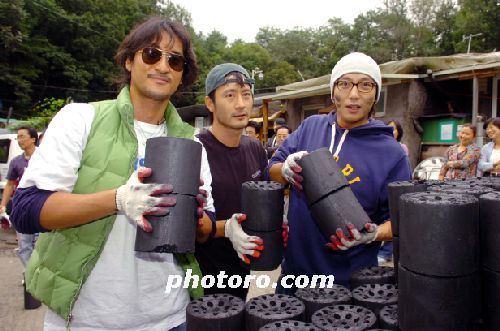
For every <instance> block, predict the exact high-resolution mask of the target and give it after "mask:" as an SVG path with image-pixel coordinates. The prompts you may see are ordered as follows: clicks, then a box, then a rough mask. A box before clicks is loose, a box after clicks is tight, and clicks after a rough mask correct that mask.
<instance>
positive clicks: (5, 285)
mask: <svg viewBox="0 0 500 331" xmlns="http://www.w3.org/2000/svg"><path fill="white" fill-rule="evenodd" d="M15 238H16V237H15V233H13V232H8V233H7V232H5V231H4V230H1V229H0V331H39V330H42V329H43V319H44V317H45V312H46V310H47V308H46V307H45V306H43V305H42V306H41V307H40V308H38V309H34V310H25V309H24V296H23V286H22V284H21V279H22V272H23V266H22V264H21V261H20V260H19V258H18V257H17V255H16V252H15V251H14V249H15V248H16V247H17V245H16V242H15ZM279 273H280V270H279V268H278V269H277V270H274V271H270V272H265V274H267V275H269V276H270V277H271V284H272V283H273V282H275V281H277V279H278V276H279ZM261 274H264V272H255V275H256V276H258V275H261ZM267 293H274V289H273V288H271V287H268V288H264V289H260V288H257V287H256V286H255V284H252V286H251V287H250V289H249V292H248V299H250V298H253V297H256V296H259V295H262V294H267Z"/></svg>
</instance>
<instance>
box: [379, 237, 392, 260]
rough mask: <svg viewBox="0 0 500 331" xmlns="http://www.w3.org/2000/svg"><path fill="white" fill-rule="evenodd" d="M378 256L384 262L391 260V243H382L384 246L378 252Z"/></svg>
mask: <svg viewBox="0 0 500 331" xmlns="http://www.w3.org/2000/svg"><path fill="white" fill-rule="evenodd" d="M378 256H380V257H383V258H384V259H386V260H390V259H392V241H384V244H383V245H382V247H380V249H379V250H378Z"/></svg>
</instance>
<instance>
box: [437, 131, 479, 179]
mask: <svg viewBox="0 0 500 331" xmlns="http://www.w3.org/2000/svg"><path fill="white" fill-rule="evenodd" d="M475 137H476V127H475V126H474V125H472V124H470V123H467V124H464V125H462V128H461V129H460V131H459V132H458V140H459V141H460V142H459V143H458V144H456V145H453V146H450V147H449V148H448V149H447V150H446V153H445V155H444V158H445V163H444V164H443V166H442V167H441V171H440V173H439V180H445V179H457V178H467V177H474V176H476V170H477V164H478V162H479V156H480V153H481V150H480V149H479V147H477V146H475V145H474V138H475Z"/></svg>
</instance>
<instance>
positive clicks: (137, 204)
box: [116, 168, 176, 232]
mask: <svg viewBox="0 0 500 331" xmlns="http://www.w3.org/2000/svg"><path fill="white" fill-rule="evenodd" d="M150 175H151V168H139V169H137V171H134V172H133V173H132V175H131V176H130V178H129V179H128V181H127V183H125V184H124V185H122V186H120V187H119V188H118V189H117V190H116V209H117V210H118V211H121V212H123V213H124V214H125V215H126V216H127V217H128V218H129V219H130V220H131V221H132V222H134V223H135V224H137V226H139V227H140V228H142V229H143V230H144V231H146V232H151V231H153V227H152V226H151V224H150V223H149V222H148V221H147V220H146V218H145V217H144V216H145V215H155V216H165V215H168V213H169V209H168V208H166V207H172V206H174V205H175V203H176V201H175V198H171V197H168V198H167V197H161V198H160V197H154V195H158V194H165V193H170V192H172V185H169V184H143V183H142V180H143V179H144V178H145V177H148V176H150Z"/></svg>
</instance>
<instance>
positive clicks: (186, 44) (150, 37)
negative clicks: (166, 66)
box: [115, 17, 200, 87]
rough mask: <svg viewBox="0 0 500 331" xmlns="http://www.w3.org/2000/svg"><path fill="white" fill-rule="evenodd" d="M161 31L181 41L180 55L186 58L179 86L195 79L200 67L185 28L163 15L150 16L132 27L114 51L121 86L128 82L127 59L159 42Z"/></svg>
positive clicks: (131, 58) (183, 85) (186, 84)
mask: <svg viewBox="0 0 500 331" xmlns="http://www.w3.org/2000/svg"><path fill="white" fill-rule="evenodd" d="M163 32H166V33H167V34H168V35H169V37H170V38H172V40H173V39H174V38H175V37H178V38H179V39H180V40H181V42H182V49H183V54H182V55H183V56H184V58H185V59H186V65H185V66H184V71H183V72H182V85H181V86H180V87H187V86H190V85H192V84H193V83H194V82H195V81H196V79H197V78H198V74H199V70H200V69H199V68H198V64H197V62H196V55H195V54H194V51H193V46H192V43H191V38H190V37H189V34H188V32H187V30H186V28H185V27H184V26H183V25H182V24H181V23H178V22H171V21H169V20H167V19H166V18H163V17H151V18H149V19H148V20H146V21H145V22H143V23H141V24H139V25H137V26H136V27H134V29H133V30H132V31H130V33H129V34H128V35H127V36H126V37H125V39H124V40H123V41H122V43H121V44H120V46H119V47H118V50H117V51H116V55H115V61H116V63H117V64H118V66H120V68H122V76H121V77H120V78H118V80H117V82H118V83H119V84H120V85H121V86H123V85H125V84H129V83H130V72H129V71H128V70H127V68H126V67H125V63H126V62H127V60H133V59H134V55H135V53H136V52H137V51H139V50H141V49H143V48H144V47H147V46H150V45H152V44H154V43H157V42H160V40H161V38H162V33H163ZM172 42H173V41H172Z"/></svg>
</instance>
